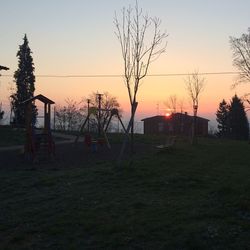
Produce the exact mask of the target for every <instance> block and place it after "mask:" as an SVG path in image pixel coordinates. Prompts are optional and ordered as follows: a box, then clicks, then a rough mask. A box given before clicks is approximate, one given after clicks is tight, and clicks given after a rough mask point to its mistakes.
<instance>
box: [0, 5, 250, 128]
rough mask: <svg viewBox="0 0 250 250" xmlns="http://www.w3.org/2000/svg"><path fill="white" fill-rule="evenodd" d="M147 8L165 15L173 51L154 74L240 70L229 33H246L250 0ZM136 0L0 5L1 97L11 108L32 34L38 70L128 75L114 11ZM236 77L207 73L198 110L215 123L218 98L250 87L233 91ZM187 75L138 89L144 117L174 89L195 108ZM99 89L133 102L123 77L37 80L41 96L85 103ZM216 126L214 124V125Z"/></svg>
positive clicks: (124, 105)
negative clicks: (21, 55) (20, 56)
mask: <svg viewBox="0 0 250 250" xmlns="http://www.w3.org/2000/svg"><path fill="white" fill-rule="evenodd" d="M138 2H139V5H140V7H142V8H143V10H144V11H145V12H147V13H148V14H149V15H150V16H157V17H159V18H160V19H161V20H162V24H161V29H162V30H166V32H167V33H168V34H169V36H168V38H167V40H168V46H167V49H166V53H165V54H163V55H162V56H161V57H160V58H159V59H158V60H157V61H156V62H154V63H153V64H152V65H151V68H150V71H149V73H150V74H172V73H174V74H185V73H192V72H193V71H194V70H199V72H228V71H236V69H235V68H234V67H233V66H232V52H231V50H230V44H229V36H235V37H239V36H240V35H241V34H242V33H245V32H246V31H247V28H248V27H250V15H249V10H250V1H249V0H237V1H235V0H203V1H201V0H175V1H173V0H172V1H170V0H140V1H138ZM134 3H135V1H131V0H106V1H102V0H91V1H87V0H71V1H70V0H67V1H66V0H43V1H34V0H23V1H20V0H9V1H1V5H0V23H1V35H0V44H1V49H0V65H4V66H8V67H9V68H10V70H9V71H8V72H3V71H2V75H3V76H2V77H0V102H2V103H3V105H4V108H5V109H7V106H8V96H9V95H10V92H9V90H8V89H9V87H10V84H11V83H12V82H13V78H12V77H6V76H4V75H6V74H8V75H13V73H14V71H15V70H16V69H17V58H16V53H17V50H18V46H19V45H20V44H22V42H23V40H22V39H23V36H24V34H25V33H26V34H27V37H28V40H29V42H30V48H31V50H32V51H33V59H34V64H35V69H36V70H35V74H36V75H38V76H39V75H58V76H62V75H96V74H97V75H102V74H105V75H116V74H123V71H122V69H123V68H122V67H123V64H122V58H121V52H120V47H119V43H118V40H117V38H116V36H115V34H114V31H115V27H114V24H113V18H114V13H115V11H116V12H117V15H118V16H119V15H120V10H121V9H122V7H124V6H125V7H127V6H128V5H129V4H131V5H132V6H133V5H134ZM235 77H236V75H207V76H205V78H206V86H205V90H204V92H203V93H202V95H201V100H200V107H199V111H198V113H199V115H200V116H204V117H206V118H208V119H211V120H215V112H216V109H217V107H218V104H219V102H220V101H221V100H222V99H223V98H225V99H226V100H229V99H230V98H231V97H232V96H233V95H234V94H235V93H237V94H238V95H239V96H242V95H243V94H244V93H246V92H250V85H241V86H238V87H237V88H236V89H231V85H232V84H233V83H234V81H235ZM184 79H185V76H168V77H147V78H145V79H144V80H143V84H142V85H141V88H140V90H139V94H138V101H139V106H138V113H137V118H136V119H137V120H140V119H142V118H145V117H147V116H152V115H156V114H157V103H159V112H160V113H161V112H164V110H163V109H164V108H165V107H164V104H163V103H164V101H165V100H166V99H167V97H168V96H169V95H173V94H175V95H176V96H177V97H178V98H179V99H184V100H185V105H184V107H185V110H186V111H187V112H189V113H191V107H190V104H189V101H188V96H187V93H186V89H185V83H184ZM93 91H99V92H100V93H102V92H104V91H108V92H110V93H111V94H112V95H114V96H116V97H117V98H118V100H119V102H120V104H121V106H122V108H123V110H124V111H125V115H126V112H128V111H129V108H128V107H129V106H128V105H129V99H128V94H127V90H126V88H125V85H124V82H123V79H122V78H121V77H120V78H119V77H116V78H115V77H114V78H112V77H109V78H108V77H106V78H101V77H99V78H87V77H86V78H77V77H75V78H63V77H54V78H45V77H37V78H36V93H35V94H44V95H46V96H48V97H49V98H50V99H52V100H54V101H55V102H56V103H57V104H64V100H65V99H66V98H70V99H74V100H76V101H80V100H81V98H82V97H84V96H88V95H89V94H90V93H91V92H93ZM212 124H214V123H212Z"/></svg>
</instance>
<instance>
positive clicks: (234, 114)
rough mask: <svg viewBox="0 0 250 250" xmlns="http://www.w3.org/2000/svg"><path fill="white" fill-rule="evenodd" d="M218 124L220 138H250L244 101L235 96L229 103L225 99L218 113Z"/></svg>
mask: <svg viewBox="0 0 250 250" xmlns="http://www.w3.org/2000/svg"><path fill="white" fill-rule="evenodd" d="M216 120H217V122H218V136H219V137H221V138H230V139H236V140H247V139H248V138H249V124H248V119H247V115H246V111H245V107H244V103H243V101H242V100H241V99H240V98H239V97H238V96H237V95H235V96H233V97H232V99H231V101H230V102H229V103H227V102H226V101H225V100H224V99H223V100H222V101H221V103H220V104H219V108H218V110H217V112H216Z"/></svg>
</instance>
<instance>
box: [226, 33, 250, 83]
mask: <svg viewBox="0 0 250 250" xmlns="http://www.w3.org/2000/svg"><path fill="white" fill-rule="evenodd" d="M229 41H230V44H231V49H232V51H233V65H234V66H235V67H236V68H237V69H238V70H239V71H240V73H239V77H238V80H237V82H236V85H237V84H239V83H245V82H249V81H250V28H248V33H246V34H242V35H241V37H240V38H236V37H230V40H229Z"/></svg>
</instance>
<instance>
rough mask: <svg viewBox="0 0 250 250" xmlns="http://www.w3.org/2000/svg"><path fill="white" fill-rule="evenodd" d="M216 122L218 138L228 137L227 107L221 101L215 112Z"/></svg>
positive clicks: (224, 102) (225, 103)
mask: <svg viewBox="0 0 250 250" xmlns="http://www.w3.org/2000/svg"><path fill="white" fill-rule="evenodd" d="M216 121H217V122H218V130H219V132H218V136H219V137H224V138H225V137H228V136H229V128H230V127H229V105H228V104H227V102H226V101H225V100H224V99H223V100H222V102H221V103H220V104H219V108H218V110H217V112H216Z"/></svg>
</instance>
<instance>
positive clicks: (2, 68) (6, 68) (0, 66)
mask: <svg viewBox="0 0 250 250" xmlns="http://www.w3.org/2000/svg"><path fill="white" fill-rule="evenodd" d="M0 70H9V68H8V67H5V66H2V65H0Z"/></svg>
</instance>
